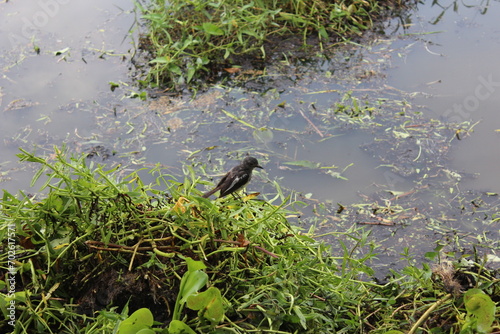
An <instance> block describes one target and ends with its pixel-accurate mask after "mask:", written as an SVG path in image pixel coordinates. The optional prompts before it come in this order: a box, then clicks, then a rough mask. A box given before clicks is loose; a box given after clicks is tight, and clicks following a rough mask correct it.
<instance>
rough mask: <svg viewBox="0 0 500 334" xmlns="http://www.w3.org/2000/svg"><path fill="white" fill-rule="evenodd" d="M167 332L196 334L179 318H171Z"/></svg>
mask: <svg viewBox="0 0 500 334" xmlns="http://www.w3.org/2000/svg"><path fill="white" fill-rule="evenodd" d="M168 333H169V334H196V332H195V331H194V330H192V329H191V327H189V326H188V325H186V324H185V323H183V322H182V321H180V320H172V321H171V322H170V325H169V326H168Z"/></svg>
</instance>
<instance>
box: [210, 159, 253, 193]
mask: <svg viewBox="0 0 500 334" xmlns="http://www.w3.org/2000/svg"><path fill="white" fill-rule="evenodd" d="M254 168H261V169H263V168H262V167H261V166H259V162H258V161H257V159H255V158H253V157H246V158H245V159H243V161H242V162H241V164H239V165H238V166H235V167H233V168H231V170H230V171H229V172H227V174H226V175H224V177H223V178H222V179H221V180H220V181H219V183H218V184H217V186H216V187H215V188H214V189H212V190H210V191H209V192H206V193H204V194H203V197H205V198H208V197H210V195H212V194H213V193H215V192H216V191H218V190H220V195H219V198H220V197H224V196H226V195H229V194H232V193H234V192H235V191H237V190H239V189H241V188H243V187H244V186H245V185H246V184H247V183H248V182H250V179H251V178H252V171H253V169H254Z"/></svg>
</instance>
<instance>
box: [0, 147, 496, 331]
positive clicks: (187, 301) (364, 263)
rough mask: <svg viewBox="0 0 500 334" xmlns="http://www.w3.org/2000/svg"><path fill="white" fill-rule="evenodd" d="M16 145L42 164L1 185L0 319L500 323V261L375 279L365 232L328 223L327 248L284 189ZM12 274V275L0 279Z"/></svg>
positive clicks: (29, 327)
mask: <svg viewBox="0 0 500 334" xmlns="http://www.w3.org/2000/svg"><path fill="white" fill-rule="evenodd" d="M19 157H20V159H21V160H22V161H25V162H31V163H36V164H38V165H39V166H40V167H41V168H40V169H39V171H38V172H37V173H36V174H35V176H34V179H33V183H36V182H42V189H44V190H45V195H40V197H38V196H39V195H28V194H24V193H21V194H20V196H13V195H12V194H10V193H8V192H4V195H3V198H2V201H1V212H0V214H1V219H2V221H4V222H5V224H2V226H1V228H0V235H1V236H2V239H5V240H8V242H9V243H8V245H10V244H12V245H13V247H12V249H13V250H14V251H13V252H14V253H12V254H14V257H13V258H12V259H11V258H9V256H10V255H9V254H10V253H9V252H5V250H6V249H7V248H5V247H6V246H3V247H4V248H3V251H2V257H1V258H0V263H1V266H2V267H3V268H5V269H8V270H7V271H8V273H7V274H5V279H3V280H2V286H0V289H2V290H1V294H0V310H1V311H2V312H3V314H4V315H5V316H6V317H5V320H2V321H1V322H0V327H1V328H2V329H7V330H13V331H14V333H53V332H58V333H102V332H118V333H137V332H139V331H144V332H141V333H154V332H162V333H180V332H185V333H209V332H213V333H215V332H217V333H221V332H231V333H250V332H260V331H270V332H275V333H299V332H300V333H332V332H337V331H340V330H343V331H345V332H346V333H368V332H373V333H378V332H380V333H382V332H386V331H387V330H390V329H395V328H397V329H401V328H407V329H410V330H413V331H415V330H416V329H417V328H424V329H425V330H426V332H431V331H433V330H434V329H435V328H449V329H450V330H449V331H448V332H458V330H459V329H460V328H462V329H463V328H470V329H471V330H476V329H477V328H481V330H490V329H491V328H493V327H494V326H498V323H495V320H494V318H492V317H491V315H492V314H493V315H495V314H497V311H496V308H495V304H494V303H495V302H498V301H497V300H496V299H495V298H496V297H495V296H498V295H499V286H498V284H497V283H498V273H494V272H491V271H489V270H487V269H486V268H484V267H483V266H481V265H474V264H468V267H467V269H468V271H467V273H466V276H467V280H466V281H467V283H466V284H464V283H463V282H461V281H458V280H456V277H458V276H459V275H458V274H460V272H461V270H460V266H459V265H457V266H456V267H453V266H449V267H440V269H434V270H433V269H432V268H430V267H429V266H425V265H424V267H423V268H422V269H419V268H417V267H416V266H413V265H409V266H408V267H406V268H405V269H404V271H402V272H400V273H397V272H394V276H393V277H392V278H389V279H388V281H387V282H385V283H376V282H374V281H373V280H372V279H371V277H372V276H373V269H371V267H370V260H371V259H373V258H374V257H375V256H376V246H375V245H374V244H373V242H371V241H370V237H369V236H370V234H369V232H367V231H366V230H364V229H359V228H356V227H355V226H353V227H352V228H351V229H349V230H348V231H345V232H337V233H336V235H337V242H338V244H339V245H340V249H341V251H340V252H339V253H338V254H333V253H332V252H331V250H330V248H329V247H328V246H327V245H326V244H325V243H323V242H321V241H319V240H318V239H317V238H315V235H314V227H311V228H310V229H309V230H303V229H301V228H300V227H297V226H294V225H292V224H291V223H290V218H291V217H294V216H296V215H297V212H296V211H295V210H292V207H293V206H300V205H303V203H300V202H291V201H290V200H289V198H288V197H285V196H282V194H280V195H279V196H277V197H276V199H275V200H274V201H279V202H280V203H277V204H273V202H274V201H270V202H265V201H258V200H256V199H255V197H254V196H253V195H249V196H247V197H244V198H243V199H242V200H240V199H232V198H227V199H223V200H217V201H211V200H209V199H205V198H202V197H201V194H202V193H201V192H200V191H199V190H197V189H196V186H197V185H198V184H199V183H200V180H199V179H198V177H197V176H196V173H195V172H194V170H193V168H191V167H186V177H185V179H184V180H183V181H182V182H178V181H175V179H174V178H173V177H172V176H170V175H167V174H165V173H163V172H162V171H161V170H160V169H153V170H152V172H153V173H156V175H157V183H156V184H154V185H145V184H143V183H142V182H141V179H140V178H139V176H138V174H137V173H132V174H130V175H129V176H127V177H125V178H119V177H118V175H119V174H118V170H106V169H105V168H104V166H96V165H93V164H92V163H88V160H86V158H85V157H76V158H68V157H67V156H66V154H64V152H63V151H61V150H59V149H56V150H55V153H54V154H53V155H51V156H49V157H47V158H41V157H38V156H36V155H34V154H31V153H28V152H26V151H22V153H21V154H19ZM158 188H161V189H162V190H158ZM165 189H166V191H165ZM10 248H11V247H10V246H8V249H10ZM12 254H11V255H12ZM11 267H12V270H10V269H9V268H11ZM12 278H14V280H15V284H13V283H12V284H11V283H7V282H11V280H12ZM450 282H451V283H450ZM12 287H13V288H12ZM471 288H473V289H471ZM464 290H468V292H467V293H468V294H466V295H463V291H464ZM490 296H492V297H493V298H492V297H490ZM462 298H465V304H464V303H463V302H461V300H462ZM10 305H14V308H15V311H14V313H13V315H12V317H13V320H9V317H8V315H9V314H10V311H9V309H8V307H10ZM478 305H479V306H478ZM466 317H467V318H466ZM463 319H466V320H463ZM467 319H468V320H467ZM479 326H480V327H479Z"/></svg>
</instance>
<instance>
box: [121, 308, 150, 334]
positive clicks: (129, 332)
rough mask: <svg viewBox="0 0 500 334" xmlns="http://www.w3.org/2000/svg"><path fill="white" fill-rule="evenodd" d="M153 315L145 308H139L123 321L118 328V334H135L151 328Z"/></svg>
mask: <svg viewBox="0 0 500 334" xmlns="http://www.w3.org/2000/svg"><path fill="white" fill-rule="evenodd" d="M153 322H154V320H153V314H152V313H151V311H150V310H149V309H147V308H141V309H138V310H137V311H135V312H134V313H132V315H130V316H129V317H128V318H127V319H125V320H123V321H122V323H121V324H120V327H118V334H137V333H138V332H139V331H141V330H143V329H149V328H150V327H151V326H153Z"/></svg>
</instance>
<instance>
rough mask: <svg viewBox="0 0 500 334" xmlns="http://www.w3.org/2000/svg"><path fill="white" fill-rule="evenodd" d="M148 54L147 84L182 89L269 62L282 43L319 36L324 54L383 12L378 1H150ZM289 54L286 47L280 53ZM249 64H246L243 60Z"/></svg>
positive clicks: (146, 13)
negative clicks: (328, 45) (327, 45)
mask: <svg viewBox="0 0 500 334" xmlns="http://www.w3.org/2000/svg"><path fill="white" fill-rule="evenodd" d="M138 6H139V9H140V10H141V12H142V14H143V15H142V18H143V19H144V20H145V22H146V26H147V33H146V34H144V35H143V37H142V39H141V45H140V46H141V48H142V49H143V50H147V51H148V52H149V53H150V58H151V59H150V62H149V63H150V65H151V68H150V69H149V70H147V76H146V79H145V82H144V83H146V84H151V83H152V84H153V85H156V86H162V87H164V86H167V87H169V88H180V87H184V86H185V85H186V84H189V85H191V86H194V85H192V84H193V83H194V82H196V81H197V80H198V79H200V78H204V79H207V78H208V79H212V78H214V77H216V76H217V75H218V74H217V73H218V72H227V73H235V72H238V71H239V65H241V64H242V63H243V62H245V60H246V61H248V60H250V61H253V60H258V59H266V57H267V56H268V52H269V50H270V49H271V47H272V46H275V45H276V44H278V43H279V42H281V41H282V39H283V37H287V36H288V37H289V36H292V35H293V36H301V38H302V43H299V45H300V44H302V45H306V44H307V39H308V37H309V36H311V35H312V36H316V38H317V42H315V43H317V44H318V45H319V46H320V47H321V48H322V46H323V43H325V42H327V41H331V40H335V41H337V40H345V39H347V38H349V37H351V36H353V35H359V34H361V32H362V31H364V30H366V29H368V28H370V27H371V26H372V24H373V23H372V17H373V16H376V15H380V11H381V10H382V7H381V5H380V2H379V1H375V0H343V1H323V0H287V1H274V0H258V1H251V2H248V1H241V0H236V1H234V0H233V1H228V0H220V1H207V0H195V1H179V0H174V1H169V2H168V4H167V3H166V2H165V1H161V0H156V1H151V4H148V6H141V5H138ZM286 50H289V46H283V47H282V50H281V51H280V52H285V51H286ZM244 59H245V60H244Z"/></svg>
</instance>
